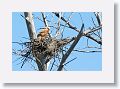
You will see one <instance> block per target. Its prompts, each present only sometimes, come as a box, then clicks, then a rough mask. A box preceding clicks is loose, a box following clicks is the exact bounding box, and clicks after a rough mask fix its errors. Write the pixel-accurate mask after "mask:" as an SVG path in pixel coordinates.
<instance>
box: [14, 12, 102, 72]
mask: <svg viewBox="0 0 120 89" xmlns="http://www.w3.org/2000/svg"><path fill="white" fill-rule="evenodd" d="M49 14H50V13H45V15H47V16H48V19H49V20H50V21H51V20H52V22H49V23H48V24H49V26H52V25H53V24H54V22H56V21H57V20H58V18H57V17H55V16H54V18H52V16H51V15H49ZM70 14H71V13H70V12H65V13H64V14H63V16H64V17H65V18H68V17H69V15H70ZM21 15H23V12H13V13H12V41H13V42H20V41H22V42H25V41H28V40H27V39H25V38H23V37H26V38H28V39H29V36H28V31H27V27H26V23H25V20H24V18H23V17H22V16H21ZM33 16H34V23H35V28H36V31H37V33H38V32H39V31H40V30H39V28H42V27H44V24H43V23H42V22H41V21H40V20H39V19H37V18H36V17H39V18H41V13H38V12H36V13H33ZM81 18H82V19H81ZM92 18H93V20H94V22H95V24H96V26H97V25H98V23H97V21H96V18H95V16H94V14H93V13H92V12H81V13H78V12H75V13H73V14H72V17H71V19H70V22H71V24H73V25H74V26H76V27H77V28H78V29H80V28H81V25H82V22H83V23H84V25H85V29H88V28H93V27H95V26H94V24H93V22H92ZM61 24H65V23H64V22H63V21H61ZM62 28H63V27H61V29H62ZM50 30H51V34H52V36H54V33H55V32H54V31H55V29H54V28H52V27H51V29H50ZM63 34H64V36H63V37H64V38H65V37H73V36H76V35H77V34H78V33H77V32H76V31H74V30H72V29H70V28H65V30H64V33H63ZM86 41H87V39H86V37H82V38H81V39H80V41H79V43H78V44H77V46H76V47H75V49H82V48H84V47H86ZM89 45H90V46H97V47H98V46H99V45H98V44H97V43H96V42H94V41H91V40H89ZM12 48H14V49H20V48H21V46H19V45H17V44H12ZM76 57H77V59H75V60H74V61H72V62H70V63H69V64H67V65H66V66H65V68H66V69H67V70H70V71H101V70H102V53H100V52H96V53H82V52H72V53H71V55H70V56H69V57H68V59H67V61H70V60H71V59H73V58H76ZM17 58H19V57H18V56H16V55H12V69H13V71H34V70H35V69H36V68H37V66H36V63H35V62H33V61H32V62H31V61H28V62H27V63H26V64H25V65H24V66H23V68H21V63H20V62H21V59H17ZM16 59H17V60H16ZM33 66H34V67H35V69H34V67H33Z"/></svg>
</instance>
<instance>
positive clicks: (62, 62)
mask: <svg viewBox="0 0 120 89" xmlns="http://www.w3.org/2000/svg"><path fill="white" fill-rule="evenodd" d="M83 28H84V24H83V25H82V27H81V30H80V32H79V34H78V35H77V37H76V39H75V40H74V42H73V43H72V45H71V47H70V48H69V49H68V51H67V52H66V53H65V55H64V56H63V57H62V60H61V62H60V65H59V67H58V71H61V70H62V69H63V66H64V63H65V61H66V60H67V58H68V56H69V55H70V53H71V52H72V50H73V49H74V47H75V46H76V44H77V43H78V41H79V40H80V38H81V37H82V34H83Z"/></svg>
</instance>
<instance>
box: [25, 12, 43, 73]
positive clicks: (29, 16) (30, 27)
mask: <svg viewBox="0 0 120 89" xmlns="http://www.w3.org/2000/svg"><path fill="white" fill-rule="evenodd" d="M24 15H25V21H26V24H27V29H28V33H29V37H30V40H31V42H33V41H34V39H36V38H37V35H36V31H35V26H34V21H33V18H32V12H24ZM33 53H34V52H33ZM35 59H36V63H37V66H38V69H39V71H42V70H43V65H42V64H41V62H39V61H38V60H39V59H40V58H39V59H38V58H36V57H35Z"/></svg>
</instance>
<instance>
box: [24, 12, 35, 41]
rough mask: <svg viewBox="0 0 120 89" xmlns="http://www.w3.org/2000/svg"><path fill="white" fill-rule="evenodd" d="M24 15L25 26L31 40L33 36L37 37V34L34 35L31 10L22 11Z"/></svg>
mask: <svg viewBox="0 0 120 89" xmlns="http://www.w3.org/2000/svg"><path fill="white" fill-rule="evenodd" d="M24 15H25V20H26V24H27V28H28V33H29V37H30V39H31V40H34V39H35V38H37V36H36V31H35V26H34V22H33V18H32V12H24Z"/></svg>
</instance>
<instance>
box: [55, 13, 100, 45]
mask: <svg viewBox="0 0 120 89" xmlns="http://www.w3.org/2000/svg"><path fill="white" fill-rule="evenodd" d="M53 13H54V14H55V15H56V16H57V17H58V18H59V17H60V16H59V13H56V12H53ZM61 19H62V20H63V21H64V22H66V23H67V25H68V26H69V28H71V29H73V30H75V31H77V32H80V31H79V30H77V28H76V27H75V26H73V25H72V24H70V23H69V22H68V21H67V20H66V19H65V18H64V17H61ZM101 28H102V26H101V25H100V26H98V27H96V28H93V29H91V30H89V31H88V32H87V33H86V31H87V30H86V31H85V32H83V35H84V36H86V37H88V38H90V39H91V40H93V41H95V42H97V43H98V44H101V45H102V41H98V40H96V39H95V38H93V37H92V36H90V35H87V34H88V33H91V32H95V31H98V30H100V29H101Z"/></svg>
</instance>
